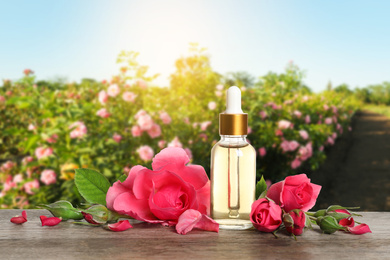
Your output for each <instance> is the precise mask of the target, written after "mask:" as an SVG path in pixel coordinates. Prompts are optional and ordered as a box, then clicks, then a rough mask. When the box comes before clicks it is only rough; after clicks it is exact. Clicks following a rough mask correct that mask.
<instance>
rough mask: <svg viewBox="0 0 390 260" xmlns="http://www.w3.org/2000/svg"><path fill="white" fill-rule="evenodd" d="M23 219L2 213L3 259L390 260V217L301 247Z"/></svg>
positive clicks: (252, 236)
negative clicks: (357, 231)
mask: <svg viewBox="0 0 390 260" xmlns="http://www.w3.org/2000/svg"><path fill="white" fill-rule="evenodd" d="M20 214H21V210H0V259H18V260H21V259H150V258H152V259H204V258H206V259H218V258H222V259H248V258H250V259H311V260H312V259H390V212H363V213H362V215H363V216H364V217H359V218H357V220H358V221H361V222H364V223H367V224H368V225H369V226H370V228H371V230H372V232H373V233H372V234H371V233H368V234H364V235H352V234H348V233H344V232H337V233H336V234H332V235H327V234H322V233H321V231H320V230H319V229H315V230H307V231H306V232H305V233H304V234H303V235H302V236H300V237H298V240H297V241H295V240H294V239H293V238H292V237H290V236H288V235H286V234H285V233H284V232H280V234H279V238H278V239H276V238H274V237H273V235H272V234H266V233H261V232H258V231H257V230H254V229H253V230H245V231H227V230H221V231H220V232H219V233H215V232H206V231H199V230H193V231H191V232H190V233H188V234H187V235H179V234H177V233H176V232H175V230H174V228H172V227H163V226H161V225H158V224H147V223H139V222H138V223H133V227H134V228H132V229H129V230H127V231H124V232H111V231H107V230H104V229H102V228H100V227H89V226H80V225H75V224H72V223H71V221H66V222H62V223H60V224H59V225H58V226H54V227H42V226H41V222H40V219H39V216H40V215H46V216H50V213H49V212H48V211H46V210H27V218H28V222H26V223H24V224H22V225H15V224H13V223H11V222H10V219H11V217H13V216H15V215H20Z"/></svg>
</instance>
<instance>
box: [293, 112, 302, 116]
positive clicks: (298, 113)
mask: <svg viewBox="0 0 390 260" xmlns="http://www.w3.org/2000/svg"><path fill="white" fill-rule="evenodd" d="M293 114H294V115H295V116H296V117H298V118H301V116H302V112H301V111H299V110H295V111H294V113H293Z"/></svg>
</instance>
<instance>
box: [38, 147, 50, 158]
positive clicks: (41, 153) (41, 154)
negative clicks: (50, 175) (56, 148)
mask: <svg viewBox="0 0 390 260" xmlns="http://www.w3.org/2000/svg"><path fill="white" fill-rule="evenodd" d="M52 154H53V148H50V147H38V148H37V149H35V156H36V157H37V158H38V160H40V159H43V158H46V157H48V156H50V155H52Z"/></svg>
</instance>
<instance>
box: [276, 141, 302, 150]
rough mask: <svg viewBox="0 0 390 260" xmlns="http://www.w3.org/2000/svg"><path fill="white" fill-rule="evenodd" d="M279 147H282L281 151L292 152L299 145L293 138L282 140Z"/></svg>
mask: <svg viewBox="0 0 390 260" xmlns="http://www.w3.org/2000/svg"><path fill="white" fill-rule="evenodd" d="M280 147H281V148H282V150H283V152H293V151H295V150H296V149H297V148H298V147H299V143H298V142H297V141H295V140H293V141H287V140H283V142H282V143H281V144H280Z"/></svg>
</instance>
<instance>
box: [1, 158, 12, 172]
mask: <svg viewBox="0 0 390 260" xmlns="http://www.w3.org/2000/svg"><path fill="white" fill-rule="evenodd" d="M15 166H16V163H15V162H13V161H10V160H8V161H6V162H5V163H3V165H1V170H3V171H9V170H11V169H12V168H14V167H15Z"/></svg>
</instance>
